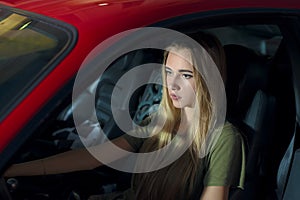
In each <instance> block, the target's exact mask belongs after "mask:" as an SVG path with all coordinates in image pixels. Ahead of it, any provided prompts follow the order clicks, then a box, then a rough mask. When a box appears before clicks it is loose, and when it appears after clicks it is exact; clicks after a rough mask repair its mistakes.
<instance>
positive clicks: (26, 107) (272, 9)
mask: <svg viewBox="0 0 300 200" xmlns="http://www.w3.org/2000/svg"><path fill="white" fill-rule="evenodd" d="M147 28H149V30H152V29H153V30H154V32H153V33H156V32H155V30H173V31H174V32H176V33H183V34H190V33H192V34H195V33H198V32H208V33H211V34H213V35H215V36H216V37H217V38H218V39H219V40H220V41H221V43H222V45H223V46H224V49H225V52H226V61H227V81H226V85H225V88H226V94H227V119H228V120H229V121H231V122H232V123H233V124H235V125H236V126H237V127H238V128H239V129H240V130H241V132H243V133H244V136H245V141H246V143H247V167H246V182H245V188H244V190H240V189H236V190H232V191H231V194H230V199H242V200H247V199H253V200H254V199H255V200H257V199H263V200H265V199H285V200H293V199H299V198H300V190H299V189H298V185H299V182H300V181H299V180H300V173H299V171H300V170H299V169H300V157H299V155H300V154H299V152H300V151H299V150H300V143H299V138H298V137H299V136H298V135H299V134H300V129H299V125H300V96H299V95H300V67H299V66H300V2H298V1H296V0H285V1H279V0H272V1H271V0H244V1H235V0H214V1H200V0H187V1H179V0H161V1H153V0H152V1H151V0H119V1H116V0H108V1H96V0H85V1H81V0H52V1H39V0H0V71H1V72H0V91H1V95H0V105H1V106H0V121H1V124H0V153H1V156H0V170H1V172H2V173H3V172H4V171H5V170H6V169H7V168H8V167H9V166H10V165H11V164H13V163H17V162H24V161H27V160H33V159H36V158H41V157H45V156H48V155H52V154H56V153H58V152H63V151H66V150H69V149H74V148H78V147H80V146H81V145H82V143H81V141H80V140H79V139H78V138H79V137H78V134H77V132H76V130H75V123H76V120H75V119H74V118H77V120H79V121H80V120H81V122H82V124H84V125H85V126H86V127H87V128H90V130H91V131H93V130H95V129H96V128H99V127H100V128H101V129H103V130H105V133H106V134H107V135H108V138H114V137H117V136H119V135H121V134H123V132H122V130H120V128H119V127H118V125H117V124H116V122H115V121H114V116H113V114H114V112H117V113H121V112H123V107H124V105H119V106H117V108H116V109H115V107H113V108H112V106H111V103H113V102H112V101H111V96H112V95H113V90H114V88H116V86H117V84H118V81H119V80H120V78H121V77H122V75H124V74H125V73H126V72H128V71H129V70H130V69H133V68H134V67H136V66H140V65H143V64H147V63H161V61H162V54H163V53H162V51H161V49H159V48H157V49H156V48H154V47H146V46H139V45H137V47H138V48H133V47H131V46H130V45H128V44H126V41H127V42H128V41H134V39H135V38H134V37H133V38H130V35H131V34H133V35H134V32H135V31H139V30H148V29H147ZM157 33H160V32H157ZM146 36H147V37H148V38H147V37H145V36H144V37H143V38H140V40H137V43H139V42H141V43H142V42H143V41H146V40H148V39H149V40H151V38H152V37H153V38H155V37H157V38H159V37H162V38H163V36H162V35H160V34H148V35H147V34H146ZM126 37H129V39H128V38H127V39H125V40H123V38H126ZM122 42H123V43H122ZM116 44H117V45H116ZM122 45H123V46H122ZM128 46H129V47H128ZM128 49H129V50H128ZM112 52H113V55H112V56H111V55H110V54H109V53H112ZM98 54H99V55H98ZM117 54H118V55H117ZM100 55H105V56H106V58H107V57H108V59H107V60H105V61H106V62H104V61H103V63H104V64H107V66H106V65H103V66H102V65H101V66H100V67H99V66H98V69H99V70H100V71H96V72H95V71H88V72H87V74H89V75H91V77H92V78H89V79H87V80H86V81H84V80H85V79H82V78H81V79H80V81H79V82H78V79H77V78H76V76H77V77H78V74H79V69H84V67H83V68H80V67H81V66H85V65H84V64H85V63H88V62H89V61H91V60H92V59H94V58H98V56H100ZM99 59H100V60H101V57H99ZM101 62H102V61H101ZM101 70H102V71H101ZM104 70H105V71H104ZM101 72H103V73H102V74H103V75H102V76H101V78H99V75H100V74H101ZM93 75H94V76H93ZM97 77H98V78H97ZM85 78H86V77H85ZM149 78H153V76H152V75H151V76H149V77H145V79H147V81H148V80H149ZM155 78H156V77H155ZM134 83H135V80H134V79H132V80H131V82H130V83H129V85H127V87H130V86H131V85H130V84H134ZM75 86H76V88H77V89H76V91H75V95H74V91H73V90H74V87H75ZM83 88H88V89H89V90H83ZM120 90H121V89H120ZM78 91H81V92H82V91H85V92H82V94H79V93H80V92H79V93H76V92H78ZM89 92H90V93H89ZM89 95H92V97H94V100H93V101H92V103H93V104H91V105H95V106H94V108H92V110H91V111H88V110H84V112H83V111H82V110H80V109H82V108H80V106H77V104H79V103H80V102H82V101H85V100H84V99H85V98H87V97H89V98H90V97H91V96H89ZM93 95H94V96H93ZM121 98H124V99H125V97H121ZM129 99H130V101H128V102H126V103H128V105H129V113H130V116H131V117H132V119H133V120H134V122H136V123H139V122H140V121H142V120H143V119H144V118H145V117H146V116H148V115H149V114H150V113H151V112H153V110H155V108H156V105H157V104H158V103H159V101H160V86H159V85H158V84H147V85H143V86H141V87H139V88H137V89H136V90H134V91H133V92H132V94H131V93H130V94H129ZM85 102H86V101H85ZM124 104H125V103H124ZM128 105H125V107H126V106H128ZM126 108H127V107H126ZM75 110H77V113H79V115H80V116H78V115H76V114H75V115H74V113H73V112H74V111H75ZM78 110H79V111H78ZM93 112H94V113H95V116H96V117H97V122H95V121H92V120H89V117H90V115H93V114H92V113H93ZM80 113H84V114H80ZM74 120H75V123H74ZM95 124H96V125H95ZM91 135H92V134H91ZM94 139H95V138H93V137H92V136H91V137H90V138H87V139H86V142H88V143H90V144H92V143H93V141H94ZM78 162H80V160H78ZM128 177H130V173H124V172H120V171H118V170H114V169H111V168H109V167H99V168H98V169H95V170H90V171H84V172H76V173H67V174H59V175H51V176H50V175H47V176H35V177H15V178H9V179H7V178H2V180H1V184H0V199H86V198H87V197H88V196H89V195H90V194H94V193H97V192H99V193H100V192H107V191H108V190H119V189H122V188H126V187H127V186H128V184H129V182H128V180H129V179H128Z"/></svg>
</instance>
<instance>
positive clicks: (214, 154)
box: [203, 125, 246, 188]
mask: <svg viewBox="0 0 300 200" xmlns="http://www.w3.org/2000/svg"><path fill="white" fill-rule="evenodd" d="M245 163H246V158H245V146H244V142H243V138H242V136H241V134H240V133H239V132H238V131H237V130H236V129H235V128H234V127H233V126H232V125H225V127H224V128H223V130H222V133H221V135H220V137H219V139H218V141H217V142H216V144H215V146H214V147H213V149H212V151H211V153H210V154H209V155H208V160H207V166H206V168H207V169H206V173H205V175H204V183H203V184H204V186H230V187H239V188H243V186H244V179H245Z"/></svg>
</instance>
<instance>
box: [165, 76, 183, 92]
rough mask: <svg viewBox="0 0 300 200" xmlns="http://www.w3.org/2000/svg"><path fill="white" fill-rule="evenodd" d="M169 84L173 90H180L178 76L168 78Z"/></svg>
mask: <svg viewBox="0 0 300 200" xmlns="http://www.w3.org/2000/svg"><path fill="white" fill-rule="evenodd" d="M168 86H169V88H170V89H171V90H179V89H180V86H179V84H178V77H177V76H172V77H169V78H168Z"/></svg>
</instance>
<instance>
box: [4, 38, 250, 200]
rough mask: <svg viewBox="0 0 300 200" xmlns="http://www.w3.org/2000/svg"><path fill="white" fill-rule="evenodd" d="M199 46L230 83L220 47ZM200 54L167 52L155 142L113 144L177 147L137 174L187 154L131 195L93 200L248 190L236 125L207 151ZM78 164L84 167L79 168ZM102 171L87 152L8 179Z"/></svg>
mask: <svg viewBox="0 0 300 200" xmlns="http://www.w3.org/2000/svg"><path fill="white" fill-rule="evenodd" d="M197 41H198V42H199V43H200V44H201V45H202V46H203V47H204V49H206V50H207V52H208V54H209V55H210V56H211V57H212V59H213V60H214V62H215V63H216V65H217V66H218V68H219V71H220V72H221V75H222V77H223V80H224V81H225V72H224V68H225V60H224V52H223V49H222V46H221V45H220V42H219V41H218V40H217V39H216V38H215V37H213V36H211V35H208V34H203V33H202V34H199V35H198V36H197ZM199 52H200V53H199ZM199 54H201V51H196V50H195V49H194V47H191V46H190V45H187V44H185V43H184V42H178V41H177V42H175V43H174V44H172V45H170V46H169V47H168V48H167V49H166V54H165V63H164V66H163V69H162V77H163V84H164V85H165V86H166V87H163V95H162V100H161V103H160V108H161V109H159V111H158V112H157V114H155V115H154V116H153V117H152V118H151V119H152V120H157V119H158V120H157V121H158V122H161V121H164V123H158V125H156V126H154V128H153V129H151V133H146V134H151V136H152V137H149V138H146V139H145V138H138V137H132V136H130V135H127V134H125V135H124V136H121V137H119V138H117V139H114V140H113V141H112V142H113V143H114V144H115V145H117V146H119V147H121V148H122V149H124V150H126V151H128V152H139V153H148V152H153V151H156V150H159V149H162V148H164V147H167V146H168V145H169V144H170V143H173V146H172V145H171V147H170V148H169V149H168V151H166V152H167V153H165V155H164V156H165V157H164V156H162V157H160V156H157V157H155V156H154V157H151V158H149V157H148V159H145V158H141V159H138V160H137V162H136V166H137V168H143V167H146V168H147V167H149V165H154V164H155V163H161V162H164V158H166V159H168V158H169V157H170V156H173V155H175V157H176V155H177V153H178V152H180V151H182V150H183V151H182V152H183V153H182V154H180V155H179V156H178V158H176V159H174V162H170V164H167V165H166V166H164V167H162V168H160V169H158V170H155V171H151V172H147V173H136V174H134V175H133V178H132V187H131V188H130V189H128V190H127V191H125V192H120V193H114V194H107V195H100V196H92V197H90V200H93V199H94V200H95V199H133V200H135V199H137V200H143V199H145V200H159V199H163V200H174V199H179V200H181V199H182V200H185V199H201V200H209V199H210V200H211V199H213V200H226V199H228V195H229V189H230V188H231V187H239V188H242V187H243V181H244V169H245V153H244V144H243V140H242V137H241V135H240V134H239V132H238V131H237V130H236V129H235V128H234V127H233V126H232V125H231V124H229V123H225V125H224V127H221V128H222V131H221V134H220V136H219V137H217V140H216V142H215V143H214V145H213V146H212V147H211V148H210V149H207V148H206V147H207V138H208V137H209V135H208V134H209V132H210V128H211V124H212V114H213V102H212V98H211V94H210V93H209V90H208V87H207V84H206V82H205V80H204V78H203V76H202V75H201V73H200V72H199V71H201V70H199V68H200V67H201V66H199V63H198V62H196V60H197V59H198V58H200V59H202V60H206V59H205V58H204V57H203V56H205V55H204V54H203V55H199ZM201 56H202V57H201ZM208 60H209V59H208ZM201 63H202V64H203V65H204V64H205V62H201ZM202 67H206V66H202ZM138 131H140V132H143V131H147V128H144V129H143V128H140V129H138ZM138 134H141V133H139V132H138V133H137V135H138ZM142 134H145V133H142ZM174 141H175V142H174ZM186 144H188V145H186ZM106 148H107V145H106V144H102V145H98V146H94V147H90V149H89V150H92V151H99V152H101V151H102V150H103V151H104V150H105V149H106ZM203 152H204V153H203ZM125 156H126V153H125V154H123V155H115V156H114V157H112V158H111V161H114V160H116V159H118V158H121V157H125ZM78 158H80V159H81V160H82V162H76V161H77V159H78ZM100 165H102V163H101V162H100V161H98V160H97V159H95V158H94V157H93V156H92V155H91V154H90V153H89V152H88V151H87V150H86V149H77V150H72V151H69V152H65V153H62V154H59V155H55V156H52V157H48V158H44V159H40V160H36V161H31V162H27V163H22V164H15V165H13V166H12V167H10V168H9V169H8V170H7V171H6V173H5V176H6V177H11V176H29V175H42V174H57V173H65V172H71V171H78V170H87V169H93V168H96V167H98V166H100Z"/></svg>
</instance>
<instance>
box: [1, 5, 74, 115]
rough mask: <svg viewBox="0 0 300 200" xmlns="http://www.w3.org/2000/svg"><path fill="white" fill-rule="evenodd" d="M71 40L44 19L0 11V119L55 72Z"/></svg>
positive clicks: (64, 32)
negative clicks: (56, 60) (53, 70)
mask: <svg viewBox="0 0 300 200" xmlns="http://www.w3.org/2000/svg"><path fill="white" fill-rule="evenodd" d="M69 40H70V38H69V36H68V33H67V32H66V31H64V29H62V28H59V27H58V26H56V25H53V23H49V22H47V20H45V19H43V20H41V19H37V18H36V17H34V16H33V17H31V16H26V15H21V14H17V13H14V12H12V11H9V10H6V9H4V8H0V94H1V95H0V105H1V106H0V116H1V117H0V120H1V119H2V118H3V117H4V115H5V114H7V112H8V111H9V109H12V108H13V107H14V106H15V105H16V104H17V103H19V101H21V100H22V98H23V97H24V96H25V95H26V94H27V93H28V92H29V91H30V90H31V89H32V88H33V87H34V86H36V85H37V83H38V82H39V80H41V79H42V77H43V76H45V75H46V74H47V73H49V70H50V68H51V69H53V67H51V63H53V60H54V58H55V57H57V56H58V54H61V53H62V49H65V48H64V47H65V46H66V45H67V43H69Z"/></svg>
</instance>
